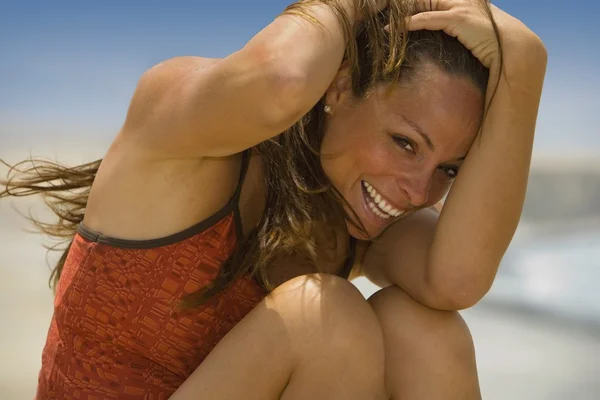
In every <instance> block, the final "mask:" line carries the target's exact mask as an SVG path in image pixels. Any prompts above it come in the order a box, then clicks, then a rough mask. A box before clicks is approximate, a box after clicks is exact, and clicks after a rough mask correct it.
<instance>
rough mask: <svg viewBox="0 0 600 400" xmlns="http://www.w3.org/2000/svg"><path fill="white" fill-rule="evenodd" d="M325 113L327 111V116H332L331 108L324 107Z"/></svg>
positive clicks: (328, 106)
mask: <svg viewBox="0 0 600 400" xmlns="http://www.w3.org/2000/svg"><path fill="white" fill-rule="evenodd" d="M323 111H325V112H326V113H327V114H331V106H330V105H326V106H325V107H323Z"/></svg>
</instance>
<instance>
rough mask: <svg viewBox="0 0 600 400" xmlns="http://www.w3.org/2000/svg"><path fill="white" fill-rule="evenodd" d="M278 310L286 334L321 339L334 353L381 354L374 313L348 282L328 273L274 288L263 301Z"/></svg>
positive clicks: (308, 276) (313, 275) (306, 341)
mask: <svg viewBox="0 0 600 400" xmlns="http://www.w3.org/2000/svg"><path fill="white" fill-rule="evenodd" d="M266 303H267V306H268V307H275V308H277V309H278V310H279V311H280V312H281V315H282V318H283V319H284V321H285V323H286V325H287V326H288V328H289V332H290V334H292V335H295V336H296V337H300V338H302V340H301V342H302V345H309V344H310V341H311V340H314V341H319V340H324V341H326V342H327V348H328V349H329V350H331V351H333V352H338V353H340V354H341V353H342V352H346V351H352V352H353V353H354V354H356V352H357V351H359V350H360V349H365V351H372V352H381V354H383V338H382V333H381V327H380V325H379V320H378V318H377V316H376V314H375V312H374V310H373V308H371V307H370V306H369V304H368V303H367V301H366V300H365V298H364V297H363V296H362V294H361V293H360V292H359V291H358V289H357V288H356V287H355V286H354V285H353V284H352V283H350V282H349V281H348V280H346V279H343V278H340V277H337V276H334V275H330V274H310V275H303V276H299V277H296V278H294V279H291V280H289V281H287V282H286V283H284V284H282V285H281V286H279V287H277V288H276V289H275V290H274V291H273V292H272V293H271V294H270V295H269V296H268V298H267V299H266Z"/></svg>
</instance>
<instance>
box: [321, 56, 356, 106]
mask: <svg viewBox="0 0 600 400" xmlns="http://www.w3.org/2000/svg"><path fill="white" fill-rule="evenodd" d="M351 95H352V78H351V77H350V68H349V66H348V62H347V61H344V62H343V63H342V65H341V66H340V69H339V70H338V73H337V74H336V75H335V78H334V79H333V81H332V82H331V85H330V86H329V88H328V89H327V92H325V105H328V106H331V108H332V110H333V111H335V109H336V106H339V105H340V104H341V102H343V101H344V100H345V99H346V98H349V97H350V96H351Z"/></svg>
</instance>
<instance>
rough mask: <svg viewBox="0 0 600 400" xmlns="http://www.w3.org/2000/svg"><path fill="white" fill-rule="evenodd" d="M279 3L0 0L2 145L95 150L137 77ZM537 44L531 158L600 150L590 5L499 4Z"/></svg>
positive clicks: (252, 21) (243, 33) (241, 27)
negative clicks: (542, 70) (540, 60)
mask: <svg viewBox="0 0 600 400" xmlns="http://www.w3.org/2000/svg"><path fill="white" fill-rule="evenodd" d="M287 4H289V2H288V1H282V0H255V1H240V0H229V1H227V2H225V1H223V2H219V1H203V0H194V1H170V2H168V3H167V2H166V1H155V0H153V1H133V0H130V1H127V2H125V1H115V0H106V1H102V2H82V1H60V0H58V1H53V2H49V1H26V0H23V1H18V2H17V1H13V2H3V4H2V5H0V54H1V58H0V157H1V155H2V154H1V153H2V148H5V149H6V148H8V149H14V150H17V149H23V150H25V151H29V149H31V151H32V152H33V153H35V154H39V153H42V154H43V153H44V149H47V148H51V149H57V148H63V147H73V148H75V149H76V148H78V146H88V147H89V146H94V147H95V148H97V149H98V151H100V154H101V150H103V149H104V147H105V146H106V145H107V144H108V143H109V142H110V139H111V137H112V136H113V135H114V133H115V131H116V130H117V129H118V128H119V126H120V124H121V122H122V120H123V118H124V115H125V112H126V110H127V105H128V102H129V100H130V97H131V94H132V92H133V89H134V88H135V84H136V82H137V79H138V78H139V76H140V74H141V73H142V72H143V71H144V70H146V69H147V68H149V67H151V66H152V65H153V64H155V63H157V62H159V61H162V60H164V59H167V58H169V57H173V56H177V55H202V56H209V57H223V56H226V55H227V54H229V53H231V52H232V51H235V50H237V49H239V48H240V47H242V46H243V45H244V43H246V42H247V41H248V40H249V39H250V38H251V37H252V35H254V34H255V33H256V32H258V31H259V30H260V29H261V28H263V27H264V26H266V25H267V24H268V23H269V22H270V21H271V20H272V19H273V18H274V17H275V16H276V15H277V14H278V13H280V12H281V11H282V10H283V9H284V7H285V6H286V5H287ZM495 4H496V5H497V6H499V7H500V8H502V9H504V10H505V11H507V12H508V13H510V14H512V15H514V16H516V17H517V18H519V19H521V20H522V21H523V22H525V23H526V24H527V25H528V26H530V27H531V28H532V29H533V30H534V31H535V32H536V33H537V34H538V35H539V36H540V37H541V38H542V39H543V40H544V42H545V44H546V46H547V48H548V51H549V57H550V58H549V68H548V74H547V77H546V85H545V92H544V95H543V99H542V106H541V110H540V117H539V120H538V132H537V136H536V148H535V149H536V150H535V151H536V154H546V153H559V154H560V153H564V154H567V153H569V154H570V153H578V152H581V151H588V152H590V151H595V152H600V129H598V126H600V111H599V110H600V76H599V74H598V71H600V65H599V64H600V51H599V50H598V49H599V45H598V42H599V41H600V34H599V33H598V31H597V30H596V29H595V28H594V26H597V19H598V18H599V17H600V5H599V4H598V2H592V1H586V0H571V1H568V2H567V1H560V2H549V1H547V0H498V1H495Z"/></svg>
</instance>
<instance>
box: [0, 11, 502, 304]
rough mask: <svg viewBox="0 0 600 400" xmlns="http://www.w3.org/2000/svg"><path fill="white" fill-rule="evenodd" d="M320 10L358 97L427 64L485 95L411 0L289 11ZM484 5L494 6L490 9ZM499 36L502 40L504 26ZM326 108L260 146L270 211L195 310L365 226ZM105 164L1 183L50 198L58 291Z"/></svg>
mask: <svg viewBox="0 0 600 400" xmlns="http://www.w3.org/2000/svg"><path fill="white" fill-rule="evenodd" d="M314 3H326V4H328V5H329V6H330V7H332V9H333V10H334V11H335V12H336V15H337V17H338V19H339V22H340V24H341V26H342V27H343V30H344V32H345V35H346V39H347V52H346V57H345V59H346V61H347V63H348V65H349V68H350V75H351V79H352V90H353V93H354V96H355V97H356V98H357V99H362V98H364V97H365V96H367V95H368V93H369V92H370V90H371V89H372V88H374V87H375V85H378V84H381V83H391V84H394V83H397V82H400V81H409V80H411V79H416V76H417V75H418V74H416V73H415V71H418V68H419V65H421V64H422V63H424V62H429V63H433V64H435V65H437V66H439V67H440V68H442V69H443V70H445V71H446V72H447V73H450V74H452V75H457V76H465V77H468V78H469V79H471V81H472V82H473V83H474V84H475V85H476V86H477V87H478V88H480V89H481V92H482V93H485V91H486V88H487V85H488V76H489V73H488V70H487V69H486V68H485V67H484V66H483V65H482V64H481V63H480V62H479V61H478V60H477V59H476V58H475V57H474V56H473V55H472V54H471V52H470V51H469V50H468V49H466V48H465V47H464V46H463V45H462V44H461V43H460V42H459V41H458V40H457V39H455V38H452V37H450V36H448V35H446V34H444V33H443V32H431V31H418V32H410V33H407V30H406V26H405V23H406V22H405V21H406V16H409V15H412V12H413V10H412V7H413V1H412V0H396V1H394V0H391V1H390V5H389V7H387V9H385V10H384V11H382V12H377V11H376V10H375V9H374V8H373V2H372V1H370V0H358V1H357V7H358V12H359V13H360V15H362V16H363V20H362V21H361V22H360V23H359V24H353V23H352V22H351V21H350V20H349V18H348V16H347V15H346V14H345V13H344V11H343V8H342V7H341V6H340V4H339V3H338V0H303V1H299V2H297V3H294V4H292V5H291V6H289V7H288V8H287V9H286V11H285V12H284V13H288V14H295V15H299V16H301V17H303V18H306V19H308V20H311V21H313V22H315V23H317V20H316V19H314V18H313V17H312V16H311V14H310V12H309V9H308V8H307V6H309V5H311V4H314ZM485 4H486V6H487V2H485ZM487 7H488V16H489V18H490V19H492V22H493V18H492V15H491V11H490V10H489V6H487ZM386 25H389V27H390V28H389V31H386V30H384V27H385V26H386ZM494 28H495V30H496V35H497V38H498V41H500V37H499V35H498V31H497V28H496V26H495V23H494ZM424 79H426V77H425V78H424ZM323 107H324V104H323V101H320V102H319V103H318V104H316V105H315V106H314V107H313V109H312V110H311V111H309V112H308V113H307V114H306V115H305V116H303V117H302V118H301V119H300V120H299V121H297V122H296V123H295V124H294V125H293V126H292V127H291V128H289V129H288V130H286V131H285V132H283V133H281V134H280V135H278V136H276V137H275V138H272V139H270V140H267V141H265V142H263V143H260V144H258V145H257V146H256V147H255V150H256V151H257V152H258V153H259V154H260V155H261V156H262V157H261V158H262V160H263V163H264V169H265V176H266V182H265V183H266V187H267V203H266V208H265V212H264V214H263V216H262V218H261V220H260V221H259V223H258V225H257V226H256V228H255V229H254V230H252V232H251V234H250V235H249V236H248V237H247V238H244V239H242V240H240V241H239V242H238V244H237V247H236V249H235V250H234V252H233V254H232V255H231V256H230V258H229V259H228V260H227V261H226V263H225V264H224V265H223V267H222V268H221V273H220V275H219V276H218V277H217V278H216V279H215V281H213V282H212V283H211V284H210V285H208V286H207V287H205V288H202V289H200V290H199V291H197V292H195V293H192V294H190V295H188V296H187V297H186V298H185V299H184V303H185V305H186V306H188V307H193V306H197V305H199V304H201V303H203V302H204V301H206V299H207V298H209V297H211V296H212V295H214V294H216V293H218V292H219V291H221V290H223V289H224V288H225V287H226V286H227V285H228V284H230V283H231V282H233V281H234V280H235V279H237V278H238V277H240V276H242V275H245V274H252V275H253V276H255V277H256V278H257V279H258V280H259V281H260V282H261V283H262V284H263V286H264V287H265V288H267V289H268V290H271V289H272V286H271V284H270V282H269V280H268V277H267V271H268V268H269V266H270V265H271V264H272V263H273V260H275V259H277V258H279V257H282V256H288V255H294V256H296V257H301V258H302V259H305V260H307V261H308V262H312V263H314V265H316V259H317V256H318V251H317V243H316V239H315V236H316V235H315V232H320V233H321V234H322V233H323V232H325V234H328V235H329V237H331V238H332V242H335V237H336V236H335V232H337V231H339V230H340V229H342V230H343V229H345V227H346V223H347V222H348V221H349V222H350V223H353V224H355V225H358V227H359V228H360V223H359V222H357V220H356V219H355V218H353V216H352V215H347V214H346V213H345V212H344V211H343V207H342V204H344V200H343V198H342V196H341V195H340V193H339V192H337V190H335V188H333V187H332V185H331V184H330V183H329V180H328V179H327V177H326V176H325V173H324V171H323V169H322V167H321V162H320V157H319V149H320V148H321V142H322V139H323V136H324V126H325V113H324V111H323ZM488 107H489V104H488ZM483 115H485V113H483ZM100 163H101V160H98V161H94V162H91V163H88V164H84V165H79V166H76V167H67V166H64V165H60V164H57V163H53V162H48V161H42V160H33V159H29V160H25V161H22V162H20V163H18V164H16V165H13V166H9V167H10V169H9V173H8V175H7V178H6V179H5V180H0V184H2V185H5V189H4V191H2V192H0V198H2V197H8V196H28V195H33V194H41V195H42V197H43V198H44V200H45V202H46V204H47V205H48V206H49V207H50V208H51V209H52V211H53V212H54V213H55V214H56V216H57V218H58V221H57V222H56V223H55V224H48V223H41V222H39V221H35V220H34V221H33V222H34V223H35V224H36V225H37V227H38V228H39V229H40V230H41V231H42V232H44V233H46V234H48V235H50V236H51V237H54V238H59V239H62V240H64V243H65V244H66V249H65V250H64V253H63V255H62V257H61V259H60V260H59V261H58V263H57V265H56V268H55V269H54V271H53V274H52V276H51V286H53V287H55V285H56V283H57V282H58V279H59V278H60V273H61V271H62V268H63V265H64V262H65V259H66V256H67V254H68V250H69V246H70V243H71V242H72V239H73V237H74V235H75V233H76V231H77V228H78V226H79V224H80V222H81V221H82V220H83V216H84V213H85V209H86V204H87V199H88V194H89V190H90V188H91V185H92V183H93V181H94V178H95V176H96V172H97V171H98V167H99V165H100ZM63 248H64V247H63Z"/></svg>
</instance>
